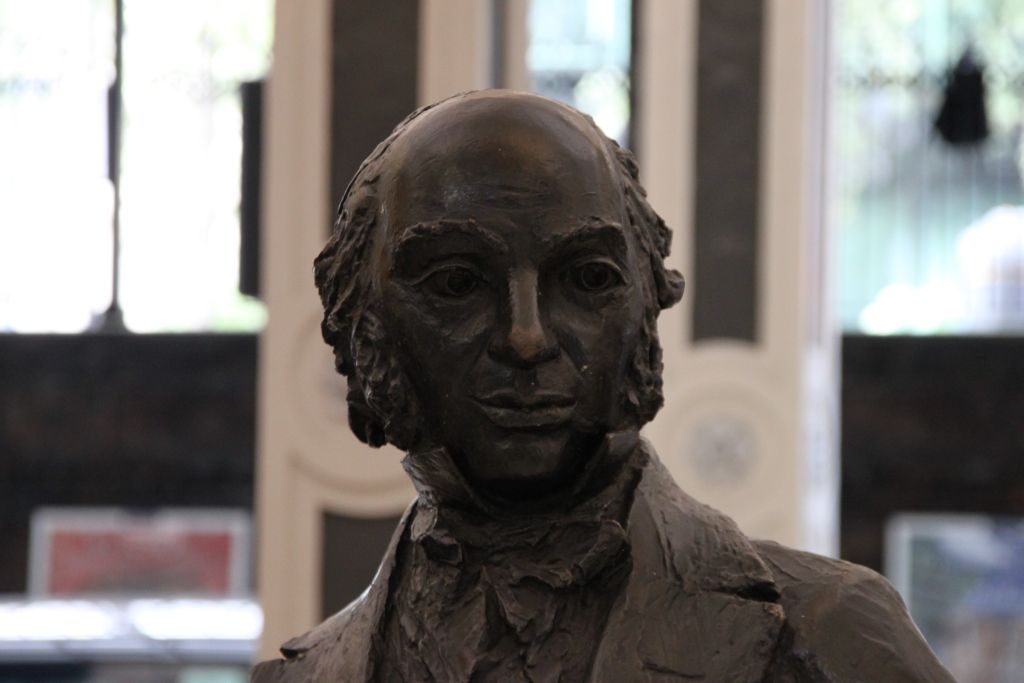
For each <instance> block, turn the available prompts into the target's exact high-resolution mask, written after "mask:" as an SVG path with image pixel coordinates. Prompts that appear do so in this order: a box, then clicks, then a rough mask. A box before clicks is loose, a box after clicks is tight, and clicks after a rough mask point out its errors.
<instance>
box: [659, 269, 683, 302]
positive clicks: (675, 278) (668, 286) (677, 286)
mask: <svg viewBox="0 0 1024 683" xmlns="http://www.w3.org/2000/svg"><path fill="white" fill-rule="evenodd" d="M653 270H654V285H655V287H656V288H657V291H658V305H659V306H660V307H661V308H662V309H666V308H670V307H672V306H675V305H676V304H677V303H679V300H680V299H682V298H683V290H685V289H686V280H685V279H683V274H682V273H680V272H679V271H678V270H674V269H672V268H658V267H654V268H653Z"/></svg>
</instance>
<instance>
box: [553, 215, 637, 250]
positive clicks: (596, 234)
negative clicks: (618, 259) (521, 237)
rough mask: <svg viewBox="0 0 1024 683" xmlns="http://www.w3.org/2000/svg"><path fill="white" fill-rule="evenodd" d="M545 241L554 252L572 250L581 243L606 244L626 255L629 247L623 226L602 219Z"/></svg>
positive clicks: (586, 223) (594, 220)
mask: <svg viewBox="0 0 1024 683" xmlns="http://www.w3.org/2000/svg"><path fill="white" fill-rule="evenodd" d="M544 241H545V242H546V243H547V246H548V247H550V248H551V249H553V250H562V249H567V248H571V247H572V246H574V245H575V244H580V243H588V242H605V243H608V244H611V245H612V246H613V247H614V248H615V249H616V250H618V251H621V253H622V254H625V253H626V251H627V246H628V243H627V242H626V233H625V231H624V230H623V228H622V225H620V224H619V223H616V222H614V221H604V220H600V219H593V220H590V221H587V222H585V223H583V224H582V225H580V226H578V227H576V228H573V229H572V230H570V231H569V232H567V233H563V234H561V235H556V236H554V237H549V238H547V239H546V240H544Z"/></svg>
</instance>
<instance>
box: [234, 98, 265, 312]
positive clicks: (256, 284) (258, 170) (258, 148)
mask: <svg viewBox="0 0 1024 683" xmlns="http://www.w3.org/2000/svg"><path fill="white" fill-rule="evenodd" d="M239 97H240V99H241V102H242V197H241V203H240V204H239V207H238V208H239V210H238V214H239V224H240V225H241V230H242V235H241V241H240V245H239V246H240V252H241V253H240V254H239V259H238V270H239V273H238V291H240V292H241V293H242V294H248V295H249V296H259V295H260V241H261V237H260V223H261V221H262V218H261V217H260V199H261V197H260V194H261V193H260V186H261V184H262V176H263V81H249V82H246V83H242V85H241V88H240V89H239Z"/></svg>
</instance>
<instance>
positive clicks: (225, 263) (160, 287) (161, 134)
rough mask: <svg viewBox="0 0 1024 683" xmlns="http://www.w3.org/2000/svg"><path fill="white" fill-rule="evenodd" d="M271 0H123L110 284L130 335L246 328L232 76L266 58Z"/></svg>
mask: <svg viewBox="0 0 1024 683" xmlns="http://www.w3.org/2000/svg"><path fill="white" fill-rule="evenodd" d="M272 18H273V3H272V2H271V0H177V1H176V2H152V1H151V0H125V34H124V56H123V63H124V66H123V79H124V90H123V92H124V137H123V145H122V175H121V190H122V195H121V196H122V198H121V226H122V252H121V287H120V297H121V304H122V307H123V309H124V315H125V323H126V325H127V326H128V327H129V329H131V330H133V331H136V332H156V331H186V330H253V329H258V328H259V327H260V326H261V325H262V319H263V311H262V306H260V305H259V304H258V303H257V302H255V301H253V300H249V299H247V298H246V297H244V296H242V295H241V294H240V293H239V292H238V258H239V216H238V212H239V199H240V197H239V194H240V185H241V179H240V178H241V176H240V173H241V153H242V137H241V130H242V117H241V108H240V100H239V96H238V88H239V84H240V83H241V82H243V81H247V80H255V79H259V78H262V77H263V76H264V74H266V72H267V69H268V67H269V61H270V50H271V31H272Z"/></svg>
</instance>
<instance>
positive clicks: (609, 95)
mask: <svg viewBox="0 0 1024 683" xmlns="http://www.w3.org/2000/svg"><path fill="white" fill-rule="evenodd" d="M631 27H632V2H631V1H630V0H543V1H536V0H535V1H533V2H531V3H530V10H529V18H528V27H527V28H528V33H529V39H528V40H529V43H528V47H527V53H526V66H527V70H528V71H529V75H530V89H531V90H533V91H534V92H536V93H539V94H541V95H545V96H547V97H551V98H554V99H556V100H561V101H562V102H565V103H566V104H570V105H572V106H573V107H576V108H577V109H579V110H581V111H584V112H586V113H588V114H590V115H591V116H592V117H594V121H595V122H596V123H597V125H598V126H600V127H601V129H602V130H603V131H604V132H605V134H606V135H608V136H609V137H611V138H615V139H616V140H618V142H619V144H621V145H628V144H629V139H628V137H629V117H630V106H629V88H630V82H629V72H630V52H631V46H632V40H631Z"/></svg>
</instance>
